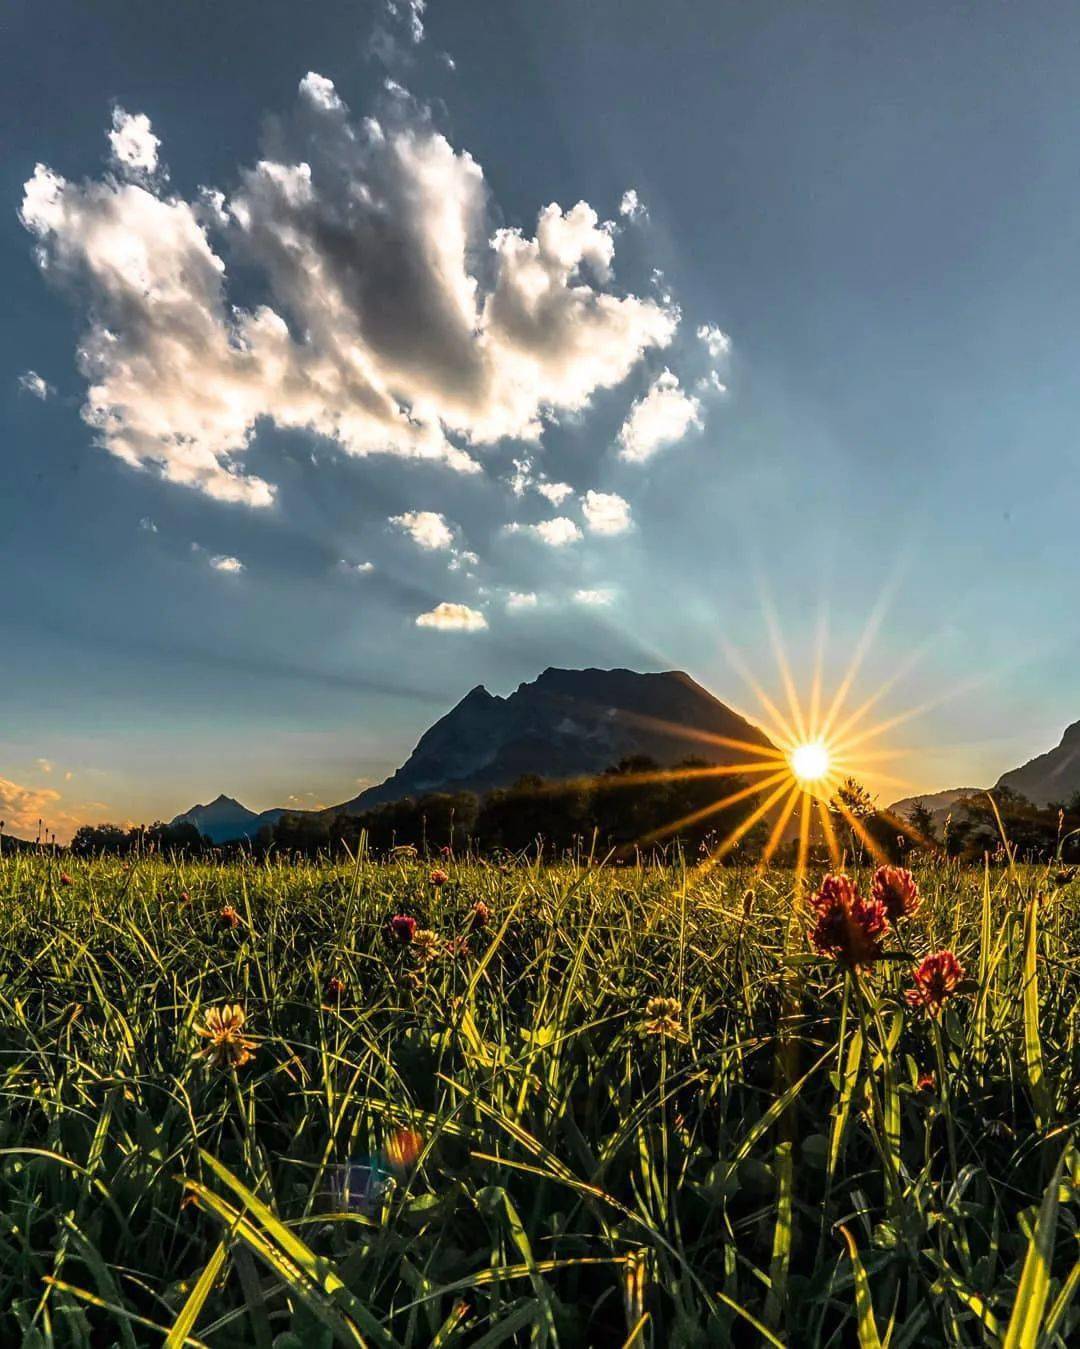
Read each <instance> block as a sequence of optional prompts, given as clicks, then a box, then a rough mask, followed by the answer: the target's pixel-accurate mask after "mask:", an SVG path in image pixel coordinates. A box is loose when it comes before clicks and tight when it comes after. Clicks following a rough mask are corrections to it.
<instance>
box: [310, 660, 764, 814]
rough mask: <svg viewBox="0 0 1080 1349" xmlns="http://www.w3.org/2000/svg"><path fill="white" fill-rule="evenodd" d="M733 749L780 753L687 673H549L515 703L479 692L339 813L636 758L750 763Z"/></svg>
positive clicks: (523, 688)
mask: <svg viewBox="0 0 1080 1349" xmlns="http://www.w3.org/2000/svg"><path fill="white" fill-rule="evenodd" d="M734 741H738V742H741V743H743V744H746V745H748V746H750V747H752V748H761V749H766V750H771V749H772V748H773V746H772V743H771V741H770V740H769V738H768V737H767V736H766V735H765V733H764V732H763V731H761V730H760V729H759V728H758V727H757V726H754V725H753V724H752V723H751V722H749V721H747V720H746V719H745V718H743V717H741V716H739V714H738V713H737V712H733V711H732V710H731V709H730V708H729V707H725V706H724V704H723V703H722V702H720V701H719V700H718V699H717V698H714V697H713V695H712V694H711V693H709V692H708V691H707V690H706V689H703V688H702V687H701V685H700V684H697V683H695V682H694V680H693V679H691V678H690V676H689V675H688V674H683V673H682V671H679V670H668V671H666V672H664V673H662V674H637V673H635V672H634V671H633V670H556V669H548V670H545V671H544V672H543V674H542V675H540V676H539V677H538V678H537V679H535V680H533V682H532V683H527V684H521V685H519V687H518V688H517V690H516V691H515V692H514V693H512V694H510V696H509V697H507V698H501V697H498V696H497V695H495V694H491V693H489V692H488V691H487V689H486V688H484V686H483V685H482V684H479V685H477V687H476V688H474V689H473V690H472V691H471V692H469V693H467V694H466V695H465V697H464V698H462V700H461V702H459V703H458V704H457V706H456V707H454V708H452V709H451V711H449V712H448V713H447V714H446V716H444V717H442V718H440V720H438V721H437V722H435V724H434V725H433V726H432V727H430V729H429V730H427V731H425V732H424V734H423V735H422V736H421V737H420V740H419V741H418V743H417V746H416V748H415V749H414V750H413V752H412V754H411V755H410V756H409V758H408V759H407V760H406V762H405V763H404V764H403V765H402V767H401V768H399V769H398V770H397V772H396V773H394V774H393V775H392V776H391V777H389V778H387V779H386V781H385V782H382V783H380V784H379V785H378V786H376V787H369V788H368V789H367V790H366V791H364V792H361V793H360V795H359V796H356V797H354V798H353V799H352V800H351V801H346V802H344V803H343V804H342V805H341V806H338V807H336V809H337V810H339V811H344V812H347V813H351V814H357V813H359V812H360V811H364V810H368V809H370V807H372V806H375V805H379V804H380V803H382V802H384V801H396V800H400V799H401V798H402V797H406V796H419V795H423V794H425V793H429V792H443V791H445V792H454V791H464V790H469V791H475V792H477V793H482V792H485V791H488V790H490V789H491V788H493V787H502V786H508V785H509V784H510V783H512V782H515V781H516V780H517V779H518V778H520V777H522V776H523V775H525V774H532V773H535V774H537V775H539V776H540V777H544V778H554V779H558V778H570V777H578V776H584V775H588V774H593V773H600V772H603V770H604V769H605V768H609V767H611V766H612V765H613V764H615V763H617V762H618V761H619V760H620V759H622V758H625V757H628V756H630V755H648V756H649V757H650V758H652V759H655V760H656V761H657V762H658V763H660V764H663V765H670V764H675V763H678V762H679V761H681V760H683V759H688V758H691V757H693V758H697V759H701V760H704V761H705V762H706V763H710V764H734V763H742V762H745V761H747V759H748V758H749V757H750V756H749V754H748V752H747V751H746V750H743V749H740V748H738V746H737V745H735V744H732V743H726V742H734Z"/></svg>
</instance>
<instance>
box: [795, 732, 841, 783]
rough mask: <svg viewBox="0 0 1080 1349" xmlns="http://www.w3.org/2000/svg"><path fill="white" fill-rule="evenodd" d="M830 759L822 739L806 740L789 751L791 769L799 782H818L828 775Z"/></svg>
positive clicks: (826, 746)
mask: <svg viewBox="0 0 1080 1349" xmlns="http://www.w3.org/2000/svg"><path fill="white" fill-rule="evenodd" d="M831 759H832V756H831V755H830V754H829V747H828V745H826V744H825V742H824V740H806V741H804V742H803V743H802V744H801V745H796V746H795V748H794V749H793V750H792V751H791V771H792V772H793V773H794V774H795V776H796V777H797V778H798V779H799V781H800V782H820V781H821V779H822V778H824V777H826V776H827V775H828V772H829V767H830V763H831Z"/></svg>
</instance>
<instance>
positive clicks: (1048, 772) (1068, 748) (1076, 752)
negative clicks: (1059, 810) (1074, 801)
mask: <svg viewBox="0 0 1080 1349" xmlns="http://www.w3.org/2000/svg"><path fill="white" fill-rule="evenodd" d="M997 785H998V786H999V787H1009V788H1011V789H1012V791H1014V792H1019V793H1020V795H1021V796H1026V797H1027V799H1028V800H1029V801H1033V802H1034V803H1035V805H1037V806H1048V805H1050V804H1051V803H1052V802H1054V801H1068V800H1069V798H1070V797H1071V796H1072V795H1073V794H1074V793H1075V792H1080V721H1075V722H1073V724H1072V725H1071V726H1069V727H1068V728H1067V729H1066V731H1065V734H1064V735H1063V736H1062V737H1061V743H1060V744H1059V745H1058V747H1057V748H1056V749H1052V750H1049V751H1047V753H1046V754H1040V755H1038V756H1037V757H1036V758H1034V759H1031V760H1029V761H1028V762H1027V763H1026V764H1023V765H1022V766H1021V767H1020V768H1014V769H1012V770H1011V772H1008V773H1002V775H1001V777H1000V778H998V783H997Z"/></svg>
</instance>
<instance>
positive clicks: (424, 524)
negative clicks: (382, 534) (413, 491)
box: [390, 511, 454, 550]
mask: <svg viewBox="0 0 1080 1349" xmlns="http://www.w3.org/2000/svg"><path fill="white" fill-rule="evenodd" d="M390 523H391V524H392V525H397V527H398V528H399V529H402V530H404V531H405V533H406V534H408V535H409V537H410V538H411V539H412V541H413V543H415V544H418V545H419V546H420V547H421V548H424V549H428V550H430V549H435V548H450V547H451V546H452V545H453V542H454V531H453V530H452V529H451V528H450V526H449V525H448V524H447V523H446V517H445V516H444V515H440V514H439V512H438V511H406V512H405V514H404V515H392V516H391V517H390Z"/></svg>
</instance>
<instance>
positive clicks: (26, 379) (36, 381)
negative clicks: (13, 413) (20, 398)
mask: <svg viewBox="0 0 1080 1349" xmlns="http://www.w3.org/2000/svg"><path fill="white" fill-rule="evenodd" d="M19 388H20V389H22V390H23V392H24V393H30V394H33V395H34V397H35V398H40V399H41V401H42V402H43V403H44V402H45V400H46V398H48V397H49V396H50V394H52V393H55V390H54V389H53V387H52V385H51V384H49V383H47V382H46V381H45V380H44V379H42V377H41V376H40V375H39V374H38V372H37V371H36V370H24V371H23V373H22V374H21V375H20V376H19Z"/></svg>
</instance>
